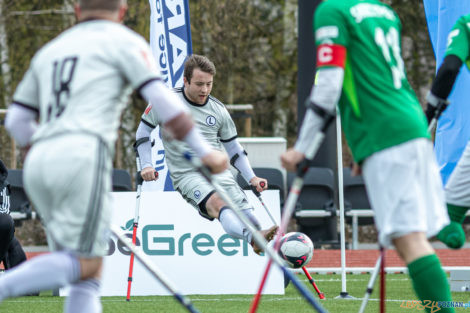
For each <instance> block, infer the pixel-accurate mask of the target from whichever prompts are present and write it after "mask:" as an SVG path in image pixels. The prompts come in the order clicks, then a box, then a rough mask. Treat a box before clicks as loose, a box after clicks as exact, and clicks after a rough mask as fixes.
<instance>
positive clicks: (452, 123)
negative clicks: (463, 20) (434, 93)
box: [423, 0, 470, 184]
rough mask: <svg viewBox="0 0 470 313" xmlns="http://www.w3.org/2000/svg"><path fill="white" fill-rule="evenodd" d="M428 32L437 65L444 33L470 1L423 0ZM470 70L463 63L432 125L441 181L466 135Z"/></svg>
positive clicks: (468, 135) (469, 8)
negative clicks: (440, 114) (437, 117)
mask: <svg viewBox="0 0 470 313" xmlns="http://www.w3.org/2000/svg"><path fill="white" fill-rule="evenodd" d="M423 2H424V8H425V11H426V19H427V22H428V29H429V35H430V37H431V41H432V46H433V48H434V53H435V56H436V64H437V67H438V68H439V66H440V64H441V63H442V61H443V59H444V54H445V50H446V47H447V36H448V34H449V32H450V30H451V29H452V27H453V26H454V24H455V22H456V21H457V20H458V19H459V17H460V16H462V15H465V14H468V13H470V1H455V0H424V1H423ZM468 86H470V73H469V71H468V70H467V68H466V67H463V68H462V69H461V71H460V74H459V76H458V78H457V81H456V82H455V85H454V88H453V91H452V93H451V94H450V96H449V100H450V102H451V104H450V106H449V107H448V108H447V110H446V111H444V113H443V114H442V116H441V118H440V119H439V122H438V124H437V129H436V140H435V151H436V157H437V162H438V164H439V168H440V171H441V175H442V180H443V182H444V184H445V183H446V182H447V180H448V178H449V176H450V174H451V173H452V171H453V170H454V168H455V166H456V165H457V162H458V160H459V158H460V156H461V155H462V152H463V150H464V148H465V145H466V144H467V142H468V140H469V139H470V123H469V122H468V116H470V105H468V99H469V98H470V89H469V88H468Z"/></svg>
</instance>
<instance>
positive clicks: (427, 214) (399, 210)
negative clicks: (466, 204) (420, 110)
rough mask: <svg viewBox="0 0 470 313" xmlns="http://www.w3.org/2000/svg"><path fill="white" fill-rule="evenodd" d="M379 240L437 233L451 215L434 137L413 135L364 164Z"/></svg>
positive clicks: (389, 241) (373, 156)
mask: <svg viewBox="0 0 470 313" xmlns="http://www.w3.org/2000/svg"><path fill="white" fill-rule="evenodd" d="M362 173H363V176H364V181H365V184H366V187H367V193H368V196H369V201H370V204H371V206H372V209H373V210H374V214H375V224H376V226H377V230H378V232H379V242H380V244H381V245H383V246H384V247H387V246H389V245H390V243H391V240H392V239H393V238H398V237H402V236H404V235H407V234H409V233H412V232H423V233H425V234H426V235H427V237H431V236H434V235H436V234H437V233H438V232H439V231H440V230H441V229H442V228H443V227H444V226H445V225H447V224H449V217H448V215H447V210H446V206H445V201H444V189H443V186H442V182H441V177H440V174H439V171H438V168H437V163H436V160H435V156H434V152H433V146H432V143H431V141H429V140H428V139H425V138H419V139H414V140H411V141H408V142H405V143H403V144H400V145H397V146H394V147H391V148H388V149H385V150H382V151H379V152H376V153H374V154H372V155H371V156H370V157H368V158H367V159H366V160H365V162H364V164H363V167H362Z"/></svg>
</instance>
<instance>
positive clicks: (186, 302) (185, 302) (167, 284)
mask: <svg viewBox="0 0 470 313" xmlns="http://www.w3.org/2000/svg"><path fill="white" fill-rule="evenodd" d="M111 232H112V233H113V234H114V236H116V238H117V239H118V240H119V241H121V242H122V243H123V244H124V245H125V246H126V247H127V248H128V249H129V250H130V251H132V255H135V256H136V257H137V259H138V260H139V261H140V262H141V263H142V265H143V266H144V267H145V268H146V269H147V270H148V271H149V272H150V273H152V275H153V276H155V278H156V279H157V280H158V281H159V282H160V283H161V284H162V285H163V286H164V287H165V288H166V289H167V290H168V291H169V292H170V293H171V294H173V297H175V298H176V300H178V302H179V303H181V304H182V305H183V306H184V307H185V308H186V310H188V311H189V312H191V313H199V311H198V310H197V309H196V308H195V307H194V306H193V304H192V303H191V301H190V300H189V299H188V298H187V297H185V296H183V295H182V294H181V293H180V292H179V291H177V290H176V288H175V287H174V286H173V285H172V284H171V283H170V282H169V280H168V279H167V278H166V277H165V276H164V275H163V273H162V272H160V270H158V268H157V267H156V266H155V265H154V264H153V263H152V261H150V260H149V258H148V257H147V256H146V255H145V254H144V253H143V252H142V251H140V250H138V249H137V247H136V246H135V245H134V244H133V243H131V242H130V241H129V238H128V237H126V236H125V234H124V233H123V232H122V231H121V230H120V229H119V227H117V226H115V225H112V226H111Z"/></svg>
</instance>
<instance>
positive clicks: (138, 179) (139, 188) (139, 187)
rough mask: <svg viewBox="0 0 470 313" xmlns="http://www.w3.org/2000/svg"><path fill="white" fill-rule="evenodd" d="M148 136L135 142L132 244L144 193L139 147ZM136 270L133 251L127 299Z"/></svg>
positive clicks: (127, 299) (129, 295) (128, 299)
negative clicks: (135, 189) (135, 188)
mask: <svg viewBox="0 0 470 313" xmlns="http://www.w3.org/2000/svg"><path fill="white" fill-rule="evenodd" d="M148 140H149V138H148V137H144V138H141V139H139V140H137V141H136V142H135V143H134V151H135V155H136V158H135V163H136V166H137V167H136V168H137V171H136V175H135V183H136V185H137V192H136V197H135V213H134V223H133V226H132V244H134V245H135V242H136V238H137V227H138V226H139V210H140V196H141V193H142V183H143V179H142V176H141V175H140V173H141V171H142V166H141V164H140V157H139V151H138V150H137V148H138V147H139V145H140V144H142V143H144V142H146V141H148ZM155 174H156V175H157V177H158V172H155ZM133 271H134V253H133V252H131V256H130V261H129V276H128V277H127V296H126V301H130V300H131V286H132V273H133Z"/></svg>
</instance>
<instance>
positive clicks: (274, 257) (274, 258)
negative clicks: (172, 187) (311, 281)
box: [184, 153, 327, 313]
mask: <svg viewBox="0 0 470 313" xmlns="http://www.w3.org/2000/svg"><path fill="white" fill-rule="evenodd" d="M184 157H185V158H186V159H187V160H188V161H189V162H191V163H192V164H193V166H194V168H195V169H196V170H197V171H198V172H199V173H200V174H201V175H202V176H203V177H204V178H205V179H206V180H207V182H208V183H209V184H211V186H212V187H213V188H214V190H215V191H216V192H217V194H218V195H219V196H220V197H221V198H222V200H223V201H224V202H225V203H226V204H227V205H228V206H229V207H230V208H231V209H232V211H233V212H234V213H235V215H236V216H237V217H238V219H239V220H240V221H241V222H242V223H243V225H245V226H246V227H247V228H248V229H249V231H250V232H251V233H252V236H253V240H254V241H255V242H256V244H257V245H258V246H259V247H262V249H263V251H265V252H266V254H267V255H268V256H269V258H270V262H274V263H275V264H276V265H277V266H278V267H279V268H280V269H281V270H282V271H283V272H284V274H285V275H286V276H287V277H288V278H289V279H290V280H291V281H292V284H293V285H294V286H295V287H296V288H297V289H298V290H299V292H300V293H301V294H302V296H303V297H304V298H305V299H306V300H307V301H308V302H309V303H310V304H311V305H312V307H313V308H315V310H317V311H318V312H320V313H326V312H327V311H326V310H325V309H324V308H323V307H322V306H321V305H320V304H319V303H318V302H317V301H316V300H315V297H314V296H313V295H312V294H311V293H310V291H309V290H308V289H307V288H306V287H305V286H304V285H303V283H302V282H300V281H299V280H298V279H297V278H296V277H295V275H294V274H293V273H291V272H290V271H289V269H287V267H286V265H285V263H284V261H283V260H282V259H281V258H280V256H279V255H278V254H277V253H276V252H275V251H274V250H273V249H272V248H271V247H268V246H267V244H268V243H267V242H266V240H265V239H264V238H263V236H261V234H260V233H259V232H258V231H257V230H256V228H255V227H254V225H253V223H252V222H251V221H250V220H249V219H248V218H247V217H246V216H245V215H244V214H243V213H242V212H241V211H240V209H238V208H237V207H236V206H235V205H234V203H233V201H232V200H231V198H230V197H229V196H228V195H227V193H226V192H225V190H224V189H223V188H221V187H220V186H219V185H218V184H217V182H215V181H214V180H213V178H212V174H211V173H210V171H209V169H208V168H207V167H205V166H203V165H202V164H201V162H200V161H199V160H196V159H194V158H193V157H192V156H191V155H190V154H189V153H185V154H184Z"/></svg>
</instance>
